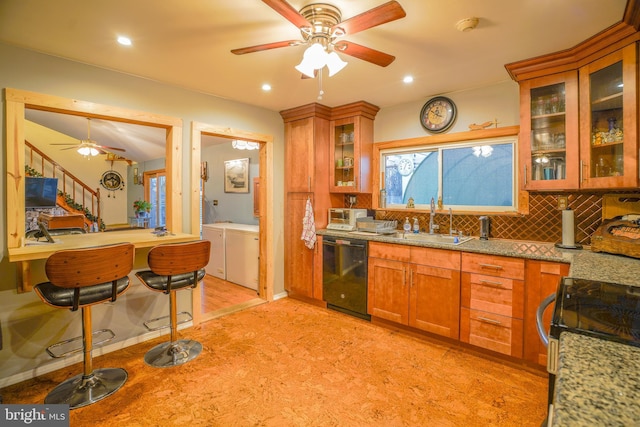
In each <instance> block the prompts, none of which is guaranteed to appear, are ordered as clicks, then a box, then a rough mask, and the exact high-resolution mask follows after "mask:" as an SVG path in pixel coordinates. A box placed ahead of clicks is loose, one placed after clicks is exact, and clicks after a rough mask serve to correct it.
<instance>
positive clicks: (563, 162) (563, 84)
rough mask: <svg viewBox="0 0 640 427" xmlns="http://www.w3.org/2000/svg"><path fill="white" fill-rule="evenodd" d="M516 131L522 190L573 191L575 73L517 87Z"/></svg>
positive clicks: (575, 175)
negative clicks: (518, 139)
mask: <svg viewBox="0 0 640 427" xmlns="http://www.w3.org/2000/svg"><path fill="white" fill-rule="evenodd" d="M520 131H521V132H520V159H521V161H520V162H521V173H522V179H521V181H520V182H522V185H523V188H524V189H525V190H553V189H556V190H563V189H564V190H566V189H577V188H578V164H579V163H578V162H579V160H578V146H579V144H578V72H577V71H568V72H566V73H560V74H554V75H553V76H548V77H540V78H537V79H531V80H527V81H524V82H522V83H521V84H520Z"/></svg>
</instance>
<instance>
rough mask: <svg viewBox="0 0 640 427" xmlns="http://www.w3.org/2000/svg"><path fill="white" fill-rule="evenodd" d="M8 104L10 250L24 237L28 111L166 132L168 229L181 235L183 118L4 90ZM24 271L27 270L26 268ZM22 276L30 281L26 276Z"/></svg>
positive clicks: (7, 188) (7, 156) (7, 208)
mask: <svg viewBox="0 0 640 427" xmlns="http://www.w3.org/2000/svg"><path fill="white" fill-rule="evenodd" d="M5 102H6V129H7V131H6V132H7V145H6V148H5V150H6V151H5V158H6V162H7V166H6V167H7V183H6V191H7V207H6V215H7V248H9V249H11V248H18V247H20V244H21V240H22V237H23V236H24V234H25V208H24V179H23V178H24V165H25V159H24V120H25V110H26V109H27V108H29V109H35V110H42V111H52V112H57V113H62V114H69V115H76V116H83V117H91V118H101V119H106V120H111V121H119V122H124V123H132V124H138V125H144V126H152V127H158V128H163V129H166V169H167V206H168V209H167V227H168V228H169V229H170V230H171V231H172V232H173V233H182V204H183V203H182V119H178V118H175V117H169V116H164V115H159V114H154V113H148V112H144V111H137V110H131V109H127V108H121V107H113V106H108V105H103V104H96V103H93V102H88V101H79V100H75V99H70V98H62V97H58V96H53V95H45V94H39V93H35V92H28V91H23V90H18V89H12V88H6V89H5ZM18 268H20V266H19V267H18ZM22 269H23V270H25V269H24V267H23V268H22ZM18 276H20V275H18ZM22 277H23V279H25V280H28V276H27V275H22ZM19 285H21V286H24V287H25V288H27V287H28V286H29V284H28V283H27V284H25V283H22V284H19Z"/></svg>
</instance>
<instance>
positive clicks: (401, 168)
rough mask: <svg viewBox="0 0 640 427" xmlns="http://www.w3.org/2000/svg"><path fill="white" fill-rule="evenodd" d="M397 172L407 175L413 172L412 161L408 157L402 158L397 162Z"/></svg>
mask: <svg viewBox="0 0 640 427" xmlns="http://www.w3.org/2000/svg"><path fill="white" fill-rule="evenodd" d="M398 172H400V175H402V176H407V175H411V172H413V162H412V161H411V160H410V159H402V160H400V162H399V163H398Z"/></svg>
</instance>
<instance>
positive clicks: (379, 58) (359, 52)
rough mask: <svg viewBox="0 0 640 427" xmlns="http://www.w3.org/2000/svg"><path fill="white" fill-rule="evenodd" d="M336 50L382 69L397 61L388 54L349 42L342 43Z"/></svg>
mask: <svg viewBox="0 0 640 427" xmlns="http://www.w3.org/2000/svg"><path fill="white" fill-rule="evenodd" d="M336 50H337V51H338V52H340V53H344V54H346V55H350V56H353V57H354V58H358V59H362V60H363V61H367V62H371V63H372V64H376V65H379V66H381V67H386V66H387V65H389V64H391V63H392V62H393V61H394V60H395V59H396V57H395V56H393V55H389V54H388V53H384V52H380V51H379V50H375V49H371V48H370V47H366V46H361V45H359V44H356V43H352V42H348V41H341V42H340V43H337V44H336Z"/></svg>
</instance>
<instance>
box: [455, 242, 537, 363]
mask: <svg viewBox="0 0 640 427" xmlns="http://www.w3.org/2000/svg"><path fill="white" fill-rule="evenodd" d="M524 276H525V263H524V260H523V259H519V258H509V257H501V256H493V255H480V254H470V253H463V254H462V276H461V286H462V289H461V307H460V341H462V342H466V343H468V344H472V345H475V346H478V347H482V348H485V349H487V350H491V351H495V352H498V353H502V354H506V355H509V356H513V357H517V358H521V357H522V351H523V350H522V349H523V317H524Z"/></svg>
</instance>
